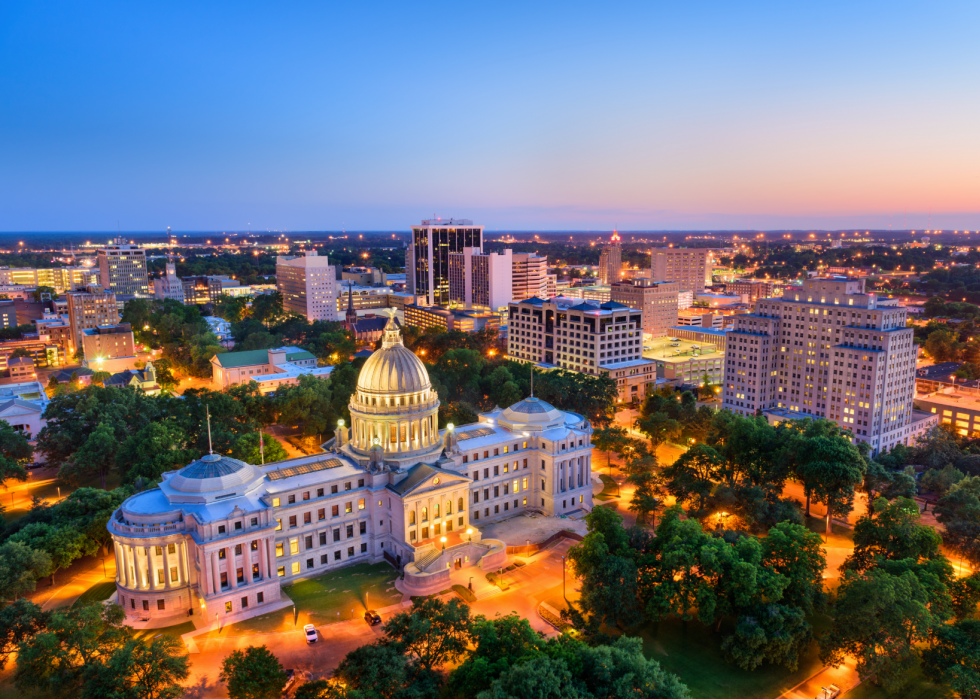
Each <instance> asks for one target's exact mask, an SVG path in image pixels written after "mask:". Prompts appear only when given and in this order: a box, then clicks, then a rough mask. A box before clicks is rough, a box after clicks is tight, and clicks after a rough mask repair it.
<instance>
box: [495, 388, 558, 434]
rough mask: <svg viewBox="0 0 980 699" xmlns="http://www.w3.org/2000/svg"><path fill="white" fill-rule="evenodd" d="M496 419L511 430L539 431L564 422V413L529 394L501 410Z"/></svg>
mask: <svg viewBox="0 0 980 699" xmlns="http://www.w3.org/2000/svg"><path fill="white" fill-rule="evenodd" d="M498 421H499V422H500V424H501V425H503V426H504V427H506V428H508V429H509V430H511V431H512V432H519V431H531V432H540V431H543V430H548V429H551V428H553V427H560V426H562V425H563V424H565V414H564V413H563V412H562V411H560V410H558V409H557V408H555V407H554V406H553V405H551V404H550V403H547V402H545V401H543V400H541V399H540V398H535V397H534V396H531V397H530V398H525V399H524V400H522V401H518V402H517V403H514V405H512V406H510V407H509V408H506V409H505V410H503V411H502V412H501V413H500V417H499V418H498Z"/></svg>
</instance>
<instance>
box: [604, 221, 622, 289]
mask: <svg viewBox="0 0 980 699" xmlns="http://www.w3.org/2000/svg"><path fill="white" fill-rule="evenodd" d="M621 241H622V239H621V238H620V237H619V233H617V232H616V231H613V232H612V236H611V237H610V238H609V245H606V246H604V247H603V248H602V252H601V253H600V254H599V283H600V284H605V285H607V286H608V285H610V284H614V283H616V282H618V281H620V280H621V279H622V278H623V248H622V247H620V242H621Z"/></svg>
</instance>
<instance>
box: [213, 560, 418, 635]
mask: <svg viewBox="0 0 980 699" xmlns="http://www.w3.org/2000/svg"><path fill="white" fill-rule="evenodd" d="M397 578H398V571H396V570H395V569H394V568H392V567H391V566H389V565H388V564H387V563H375V564H370V563H361V564H358V565H355V566H351V567H350V568H341V569H340V570H335V571H333V572H330V573H325V574H324V575H320V576H318V577H315V578H307V579H305V580H299V581H297V582H295V583H291V584H289V585H283V588H282V591H283V593H284V594H286V595H287V596H288V597H289V598H290V599H291V600H292V601H293V603H294V604H295V605H296V615H295V618H294V616H293V608H292V607H289V608H286V609H281V610H279V611H277V612H270V613H269V614H263V615H261V616H257V617H253V618H251V619H245V620H244V621H239V622H237V623H235V624H231V625H230V626H227V627H224V628H222V629H218V630H216V631H211V632H210V633H208V634H206V637H216V636H225V635H233V636H240V635H247V634H255V633H274V632H276V631H286V630H289V629H292V628H296V627H301V626H303V625H304V624H316V625H317V626H320V625H322V624H331V623H333V622H336V621H346V620H348V619H351V618H356V617H360V616H361V615H362V614H364V612H365V610H366V609H368V608H370V609H378V608H380V607H387V606H388V605H390V604H396V603H398V602H401V601H402V594H401V593H400V592H398V590H396V589H395V580H396V579H397ZM368 605H370V607H368ZM352 610H353V611H352Z"/></svg>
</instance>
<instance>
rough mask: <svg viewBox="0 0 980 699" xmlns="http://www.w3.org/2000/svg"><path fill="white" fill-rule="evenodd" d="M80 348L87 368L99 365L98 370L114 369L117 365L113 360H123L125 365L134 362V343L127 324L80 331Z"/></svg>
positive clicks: (131, 332) (131, 331)
mask: <svg viewBox="0 0 980 699" xmlns="http://www.w3.org/2000/svg"><path fill="white" fill-rule="evenodd" d="M82 348H83V350H84V352H85V361H86V362H87V363H88V364H89V366H94V365H99V367H100V369H101V368H102V367H114V366H115V365H116V364H118V361H114V360H125V362H126V363H127V364H130V363H132V362H135V361H136V343H135V342H134V341H133V328H132V326H131V325H130V324H129V323H115V324H113V325H100V326H98V327H95V328H91V329H89V330H84V331H82ZM103 371H111V369H108V368H106V369H103Z"/></svg>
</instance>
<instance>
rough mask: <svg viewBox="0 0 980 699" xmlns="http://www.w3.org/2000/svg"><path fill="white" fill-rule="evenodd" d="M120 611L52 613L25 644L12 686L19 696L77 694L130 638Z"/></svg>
mask: <svg viewBox="0 0 980 699" xmlns="http://www.w3.org/2000/svg"><path fill="white" fill-rule="evenodd" d="M124 618H125V614H124V613H123V610H122V607H120V606H118V605H115V604H111V605H102V604H87V605H77V604H76V605H74V606H71V607H67V608H61V609H57V610H55V611H54V612H52V613H51V617H50V618H49V620H48V625H47V627H46V628H45V629H44V630H43V631H41V632H40V633H37V634H35V635H34V636H32V637H31V638H29V639H27V640H25V641H24V642H23V643H21V645H20V652H19V653H18V655H17V671H16V674H15V675H14V683H15V684H16V685H17V688H18V689H19V690H20V691H21V692H25V693H26V692H31V691H37V690H42V691H46V692H49V693H52V694H58V695H59V696H79V695H82V693H83V690H84V688H85V682H86V678H87V677H88V676H89V675H90V674H91V673H92V672H93V671H96V670H97V669H98V668H97V666H98V665H100V664H102V663H105V662H106V661H107V660H108V658H109V657H110V656H111V655H112V654H113V652H115V651H116V649H117V648H119V647H120V646H121V645H122V644H123V643H125V642H126V640H127V639H128V637H129V630H128V629H127V628H126V627H125V626H123V619H124Z"/></svg>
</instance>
